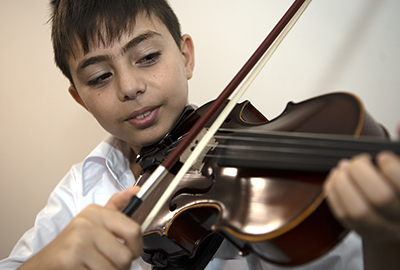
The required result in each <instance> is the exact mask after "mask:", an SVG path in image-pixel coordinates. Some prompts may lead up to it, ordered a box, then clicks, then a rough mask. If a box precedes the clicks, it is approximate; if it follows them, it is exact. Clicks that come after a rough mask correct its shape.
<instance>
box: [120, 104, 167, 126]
mask: <svg viewBox="0 0 400 270" xmlns="http://www.w3.org/2000/svg"><path fill="white" fill-rule="evenodd" d="M159 110H160V107H146V108H143V109H141V110H138V111H135V112H133V113H132V114H131V115H130V116H129V117H128V118H127V119H126V121H127V122H129V123H130V124H131V125H132V126H135V127H137V128H145V127H148V126H150V125H151V124H152V123H153V122H154V121H155V120H156V118H157V116H158V113H159Z"/></svg>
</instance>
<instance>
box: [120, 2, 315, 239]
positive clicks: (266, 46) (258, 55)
mask: <svg viewBox="0 0 400 270" xmlns="http://www.w3.org/2000/svg"><path fill="white" fill-rule="evenodd" d="M310 2H311V0H296V1H295V2H294V3H293V4H292V6H291V7H290V8H289V9H288V11H287V12H286V13H285V14H284V16H283V17H282V18H281V20H280V21H279V22H278V23H277V25H276V26H275V27H274V28H273V30H272V31H271V32H270V34H269V35H268V36H267V37H266V38H265V40H264V41H263V43H262V44H261V45H260V46H259V47H258V49H257V50H256V51H255V52H254V54H253V55H252V56H251V57H250V58H249V60H248V61H247V62H246V64H245V65H244V66H243V67H242V69H241V70H240V71H239V72H238V74H237V75H236V76H235V77H234V78H233V79H232V81H231V82H230V83H229V84H228V85H227V87H226V88H225V89H224V91H223V92H222V93H221V94H220V95H219V96H218V98H217V99H216V100H215V101H214V102H213V103H212V105H211V106H210V107H209V108H208V110H207V111H206V112H205V113H204V114H203V116H202V117H201V118H200V119H199V120H198V121H197V122H196V124H195V125H194V126H193V127H192V128H191V129H190V131H189V132H188V134H187V135H186V137H185V138H184V139H183V140H182V141H181V142H180V143H179V144H178V146H177V147H176V148H175V149H174V151H173V152H172V153H171V154H170V155H169V156H168V157H167V158H166V159H165V160H164V162H163V163H162V164H161V165H159V166H158V167H157V169H156V170H155V171H154V172H153V173H152V174H151V176H150V177H149V178H148V179H147V180H146V182H145V183H144V184H143V186H142V187H141V189H140V191H139V192H138V193H137V194H136V195H135V196H134V197H133V198H132V199H131V200H130V201H129V203H128V204H127V205H126V206H125V207H124V209H123V210H122V212H123V213H124V214H126V215H128V216H131V215H132V214H133V213H134V211H135V210H136V209H137V208H138V207H139V206H140V204H141V203H142V202H143V201H144V200H145V199H146V198H147V197H148V196H149V195H150V193H151V192H152V191H153V190H154V189H155V188H156V186H157V184H158V183H159V182H160V181H161V180H162V179H163V178H164V177H165V176H166V175H167V174H168V172H169V170H170V169H171V168H172V167H173V165H174V164H175V163H176V161H177V160H178V159H179V157H180V156H181V155H182V153H183V152H184V151H185V150H186V148H187V147H188V146H189V145H190V144H191V142H192V141H194V139H196V137H197V136H198V134H199V133H200V131H201V130H202V129H203V128H204V126H205V124H206V123H207V122H208V121H209V120H210V119H211V117H212V116H213V115H214V113H215V112H216V111H217V110H218V109H219V108H220V107H221V106H222V104H223V103H224V101H225V100H227V99H228V98H229V97H230V96H231V95H232V93H234V95H233V96H232V98H231V100H230V101H229V102H228V104H227V105H226V106H225V108H224V110H223V111H222V112H221V113H220V115H219V116H218V118H217V119H216V120H215V121H214V123H213V124H212V126H211V127H210V128H209V130H208V131H207V133H206V134H205V135H204V136H203V138H202V139H201V140H200V142H199V143H198V144H197V145H196V147H195V149H194V150H193V152H192V153H191V155H190V156H189V158H188V159H187V160H186V162H185V163H184V164H183V166H182V168H181V169H180V170H179V172H178V173H177V174H176V176H175V177H174V179H173V180H172V182H171V183H170V185H169V186H168V188H167V189H166V190H165V191H164V193H163V195H162V196H161V198H160V199H159V200H158V202H157V204H156V205H155V206H154V208H153V209H152V211H151V212H150V213H149V214H148V216H147V218H146V220H145V221H144V222H143V224H142V226H141V230H142V233H144V232H145V231H146V230H147V228H148V226H149V225H150V223H151V222H152V221H153V219H154V218H155V216H156V215H157V213H158V212H159V210H160V209H161V208H162V206H163V205H164V204H165V203H166V202H167V200H168V198H169V197H170V196H171V195H172V193H173V192H174V190H175V189H176V187H177V186H178V185H179V182H180V180H181V179H182V177H183V176H184V175H185V174H186V173H187V171H188V170H189V169H190V168H191V167H192V165H193V163H194V162H195V161H196V160H197V158H198V157H199V155H200V154H201V153H202V151H203V149H204V148H205V146H206V145H207V143H208V142H209V141H210V139H211V138H212V137H213V136H214V134H215V133H216V132H217V130H218V129H219V127H220V126H221V125H222V123H223V122H224V120H225V118H226V117H227V116H228V115H229V114H230V112H231V111H232V109H233V108H234V107H235V105H236V103H237V102H238V101H239V99H240V98H241V96H242V95H243V94H244V93H245V92H246V90H247V89H248V87H249V86H250V85H251V83H252V82H253V81H254V79H255V78H256V77H257V75H258V74H259V73H260V72H261V70H262V68H263V67H264V66H265V64H266V63H267V62H268V60H269V59H270V58H271V56H272V54H273V53H274V52H275V50H276V49H277V47H278V46H279V44H280V43H281V42H282V40H283V39H284V37H285V36H286V35H287V33H288V32H289V31H290V29H291V28H292V27H293V26H294V24H295V23H296V22H297V20H298V19H299V18H300V16H301V15H302V14H303V12H304V10H305V9H306V8H307V6H308V5H309V4H310ZM260 59H261V60H260ZM252 70H253V71H252ZM250 71H252V72H251V73H250ZM249 73H250V74H249ZM246 76H247V77H246ZM244 78H246V80H245V81H243V79H244ZM242 81H243V83H242ZM239 85H240V87H239V88H238V86H239ZM235 90H236V91H235Z"/></svg>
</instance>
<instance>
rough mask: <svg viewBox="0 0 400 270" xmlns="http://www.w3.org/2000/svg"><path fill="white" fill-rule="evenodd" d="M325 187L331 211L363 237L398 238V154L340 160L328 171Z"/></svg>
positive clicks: (390, 240)
mask: <svg viewBox="0 0 400 270" xmlns="http://www.w3.org/2000/svg"><path fill="white" fill-rule="evenodd" d="M324 190H325V192H326V194H327V200H328V202H329V205H330V207H331V209H332V211H333V212H334V213H335V215H336V216H337V218H338V219H339V220H340V221H342V222H343V223H344V225H346V226H347V227H349V228H350V229H353V230H354V231H356V232H357V233H358V234H359V235H360V236H361V237H362V238H363V239H364V240H368V241H369V242H374V243H380V244H392V243H396V242H397V243H399V241H400V158H399V157H398V156H396V155H395V154H393V153H391V152H381V153H379V154H378V156H377V166H375V165H374V164H373V163H372V162H371V158H370V157H369V156H367V155H359V156H356V157H354V158H353V159H351V160H343V161H341V162H340V163H339V165H338V167H337V168H335V169H333V170H332V172H331V173H330V174H329V176H328V178H327V180H326V182H325V184H324Z"/></svg>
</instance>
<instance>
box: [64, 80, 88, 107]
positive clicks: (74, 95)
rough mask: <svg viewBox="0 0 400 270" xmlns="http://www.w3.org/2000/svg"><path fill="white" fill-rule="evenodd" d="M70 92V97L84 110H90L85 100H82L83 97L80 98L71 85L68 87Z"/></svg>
mask: <svg viewBox="0 0 400 270" xmlns="http://www.w3.org/2000/svg"><path fill="white" fill-rule="evenodd" d="M68 91H69V93H70V95H71V96H72V98H73V99H74V100H75V101H76V102H78V104H80V105H81V106H82V107H83V108H85V109H86V110H88V108H87V107H86V105H85V103H84V102H83V100H82V99H81V97H80V96H79V93H78V91H76V89H75V86H73V85H70V86H69V87H68Z"/></svg>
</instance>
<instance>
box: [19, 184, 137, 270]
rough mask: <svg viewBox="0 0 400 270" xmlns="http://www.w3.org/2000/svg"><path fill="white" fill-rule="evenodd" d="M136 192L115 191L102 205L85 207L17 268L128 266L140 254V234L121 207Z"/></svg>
mask: <svg viewBox="0 0 400 270" xmlns="http://www.w3.org/2000/svg"><path fill="white" fill-rule="evenodd" d="M137 191H138V187H132V188H129V189H127V190H125V191H123V192H121V193H117V194H115V195H114V196H112V197H111V199H110V200H109V201H108V203H107V204H106V205H105V206H104V207H101V206H98V205H90V206H88V207H86V208H85V209H84V210H83V211H82V212H81V213H80V214H79V215H77V216H76V217H75V218H74V219H73V220H72V221H71V223H70V224H69V225H68V226H67V227H66V228H65V229H64V230H63V231H62V232H61V233H60V234H59V235H58V236H57V237H56V238H55V239H54V240H53V241H52V242H50V244H48V245H47V246H46V247H45V248H43V249H42V250H41V251H40V252H38V253H37V254H36V255H35V256H33V257H32V258H31V259H29V260H28V261H26V263H25V264H23V265H22V266H21V267H20V268H19V269H21V270H22V269H74V270H78V269H96V270H101V269H107V270H108V269H129V266H130V264H131V262H132V261H133V260H134V259H135V258H137V257H139V256H140V254H141V253H142V245H143V243H142V235H141V231H140V226H139V225H138V224H137V223H136V222H134V221H133V220H132V219H130V218H129V217H127V216H125V215H124V214H123V213H121V209H122V208H123V207H124V206H125V204H126V203H128V201H129V200H130V198H131V197H132V196H134V195H135V194H136V193H137Z"/></svg>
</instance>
